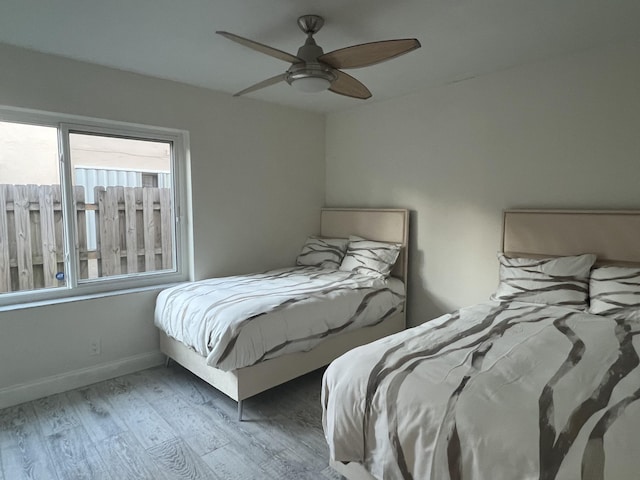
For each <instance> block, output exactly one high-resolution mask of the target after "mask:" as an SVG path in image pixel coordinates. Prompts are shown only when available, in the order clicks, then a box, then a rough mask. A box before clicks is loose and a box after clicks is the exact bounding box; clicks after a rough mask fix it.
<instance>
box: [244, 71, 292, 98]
mask: <svg viewBox="0 0 640 480" xmlns="http://www.w3.org/2000/svg"><path fill="white" fill-rule="evenodd" d="M284 79H285V74H284V73H281V74H280V75H276V76H275V77H271V78H267V79H266V80H263V81H261V82H258V83H256V84H255V85H251V86H250V87H248V88H245V89H244V90H241V91H239V92H238V93H234V94H233V96H234V97H238V96H240V95H244V94H245V93H250V92H255V91H256V90H260V89H261V88H264V87H269V86H271V85H275V84H276V83H278V82H283V81H284Z"/></svg>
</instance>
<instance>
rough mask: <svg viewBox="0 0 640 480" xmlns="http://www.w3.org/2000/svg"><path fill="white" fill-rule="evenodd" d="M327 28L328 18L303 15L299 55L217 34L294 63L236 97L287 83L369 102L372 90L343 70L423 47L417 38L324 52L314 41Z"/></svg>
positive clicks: (309, 90) (233, 35)
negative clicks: (283, 82)
mask: <svg viewBox="0 0 640 480" xmlns="http://www.w3.org/2000/svg"><path fill="white" fill-rule="evenodd" d="M323 25H324V19H323V18H322V17H320V16H319V15H303V16H301V17H300V18H298V26H299V27H300V29H301V30H302V31H303V32H304V33H305V34H306V35H307V40H306V41H305V42H304V45H303V46H301V47H300V48H299V49H298V53H297V55H291V54H290V53H287V52H283V51H282V50H278V49H277V48H273V47H269V46H268V45H264V44H262V43H258V42H254V41H253V40H249V39H248V38H244V37H240V36H239V35H235V34H233V33H229V32H224V31H218V32H216V33H218V34H220V35H222V36H223V37H226V38H228V39H229V40H233V41H234V42H237V43H239V44H241V45H244V46H245V47H249V48H252V49H254V50H257V51H258V52H260V53H264V54H265V55H269V56H271V57H274V58H277V59H279V60H284V61H285V62H289V63H291V66H290V67H289V68H288V69H287V71H286V72H284V73H282V74H280V75H276V76H275V77H271V78H267V79H266V80H263V81H261V82H259V83H256V84H255V85H252V86H250V87H248V88H245V89H244V90H241V91H240V92H238V93H236V94H234V97H237V96H238V95H244V94H245V93H249V92H254V91H256V90H259V89H261V88H265V87H268V86H270V85H275V84H276V83H279V82H282V81H285V82H287V83H288V84H289V85H293V86H294V87H296V88H297V89H298V90H300V91H303V92H321V91H323V90H326V89H329V91H331V92H333V93H338V94H340V95H345V96H347V97H352V98H359V99H367V98H369V97H371V92H370V91H369V89H368V88H367V87H365V86H364V85H363V84H362V83H361V82H359V81H358V80H356V79H355V78H353V77H352V76H351V75H348V74H346V73H344V72H343V71H341V70H340V69H348V68H360V67H368V66H369V65H375V64H376V63H380V62H384V61H385V60H390V59H392V58H394V57H398V56H400V55H404V54H405V53H409V52H410V51H411V50H415V49H416V48H420V42H419V41H418V40H416V39H415V38H403V39H397V40H383V41H380V42H371V43H363V44H361V45H353V46H351V47H346V48H341V49H338V50H334V51H332V52H329V53H324V52H323V50H322V48H321V47H319V46H318V45H317V44H316V41H315V40H314V39H313V35H314V34H316V33H318V31H319V30H320V29H321V28H322V26H323Z"/></svg>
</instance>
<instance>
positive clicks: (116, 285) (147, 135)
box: [0, 106, 193, 308]
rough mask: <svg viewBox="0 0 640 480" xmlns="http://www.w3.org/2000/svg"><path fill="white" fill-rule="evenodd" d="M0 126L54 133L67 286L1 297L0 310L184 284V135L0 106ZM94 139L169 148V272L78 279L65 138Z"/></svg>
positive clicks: (187, 269)
mask: <svg viewBox="0 0 640 480" xmlns="http://www.w3.org/2000/svg"><path fill="white" fill-rule="evenodd" d="M0 121H6V122H12V123H22V124H27V125H34V126H45V127H53V128H56V129H57V134H58V155H59V158H58V167H59V170H60V183H61V189H62V208H63V229H64V262H65V276H66V279H65V280H66V282H65V285H64V286H61V287H51V288H42V289H36V290H25V291H16V292H6V293H0V308H2V307H5V306H16V307H19V306H20V305H21V304H23V305H25V306H26V305H27V304H29V303H36V302H37V303H40V302H47V301H52V300H62V299H65V300H66V299H68V300H73V299H74V297H83V298H86V297H87V296H102V295H104V294H108V293H109V294H111V293H120V292H121V293H127V292H129V291H131V290H136V289H140V288H149V287H158V286H163V285H167V284H173V283H177V282H183V281H186V280H189V279H190V278H191V275H192V271H193V267H192V263H193V262H192V260H191V259H192V252H191V248H192V247H191V241H190V239H191V234H190V231H189V228H190V227H189V218H188V212H189V198H188V194H189V182H188V173H189V168H188V161H189V155H188V152H189V134H188V132H186V131H183V130H177V129H169V128H164V127H156V126H149V125H141V124H133V123H125V122H117V121H112V120H102V119H96V118H89V117H82V116H76V115H67V114H56V113H50V112H41V111H34V110H27V109H19V108H13V107H4V106H0ZM72 133H78V134H89V135H91V134H95V135H104V136H114V137H118V138H131V139H138V140H149V141H160V142H169V143H170V144H171V149H172V155H171V157H172V158H171V181H172V201H173V212H174V221H173V225H172V227H173V228H172V233H173V245H174V246H173V248H174V254H175V257H174V269H172V270H156V271H152V272H138V273H132V274H123V275H113V276H107V277H100V278H96V279H88V280H80V279H79V278H78V277H79V269H78V256H77V238H78V235H77V225H76V221H75V218H74V217H75V207H74V205H73V185H74V183H73V166H72V163H71V156H70V148H69V146H70V145H69V135H70V134H72Z"/></svg>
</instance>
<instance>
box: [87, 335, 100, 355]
mask: <svg viewBox="0 0 640 480" xmlns="http://www.w3.org/2000/svg"><path fill="white" fill-rule="evenodd" d="M89 355H100V339H99V338H93V339H91V341H90V342H89Z"/></svg>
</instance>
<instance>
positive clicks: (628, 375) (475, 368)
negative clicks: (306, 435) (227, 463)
mask: <svg viewBox="0 0 640 480" xmlns="http://www.w3.org/2000/svg"><path fill="white" fill-rule="evenodd" d="M639 355H640V323H639V322H637V321H632V320H621V319H617V320H614V319H612V318H608V317H603V316H598V315H591V314H588V313H585V312H582V311H578V310H571V309H567V308H563V307H553V306H546V305H534V304H528V303H517V302H513V303H497V302H488V303H483V304H479V305H475V306H473V307H469V308H465V309H462V310H459V311H457V312H455V313H453V314H448V315H445V316H442V317H440V318H438V319H436V320H434V321H431V322H427V323H425V324H423V325H421V326H419V327H415V328H412V329H408V330H405V331H403V332H400V333H398V334H395V335H392V336H390V337H387V338H384V339H381V340H378V341H376V342H373V343H371V344H368V345H365V346H362V347H359V348H356V349H354V350H351V351H350V352H347V353H346V354H345V355H343V356H341V357H339V358H338V359H337V360H335V361H334V362H333V363H332V364H331V365H330V366H329V367H328V369H327V370H326V372H325V375H324V378H323V387H322V405H323V427H324V430H325V436H326V439H327V442H328V444H329V449H330V455H331V458H332V459H333V460H335V461H339V462H357V463H360V464H361V465H363V466H364V467H365V469H366V470H367V471H369V472H370V473H371V475H372V476H373V477H374V478H377V479H385V480H393V479H422V480H429V479H430V480H441V479H474V480H482V479H487V480H514V479H518V480H529V479H531V480H533V479H536V480H540V479H548V480H551V479H556V480H560V479H563V480H570V479H571V480H574V479H577V478H581V479H594V480H595V479H600V480H603V479H611V480H614V479H615V480H632V479H633V480H637V479H638V478H639V477H638V472H640V455H638V452H639V450H638V445H640V401H639V398H640V369H639V368H638V364H639Z"/></svg>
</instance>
